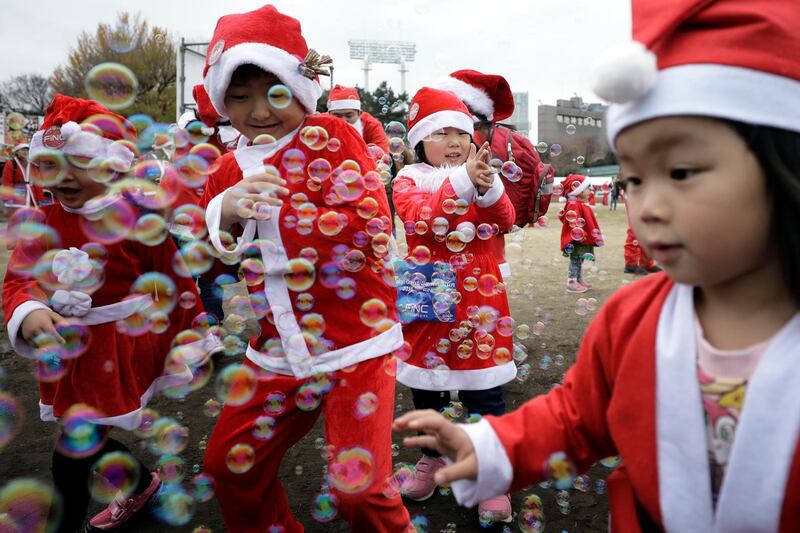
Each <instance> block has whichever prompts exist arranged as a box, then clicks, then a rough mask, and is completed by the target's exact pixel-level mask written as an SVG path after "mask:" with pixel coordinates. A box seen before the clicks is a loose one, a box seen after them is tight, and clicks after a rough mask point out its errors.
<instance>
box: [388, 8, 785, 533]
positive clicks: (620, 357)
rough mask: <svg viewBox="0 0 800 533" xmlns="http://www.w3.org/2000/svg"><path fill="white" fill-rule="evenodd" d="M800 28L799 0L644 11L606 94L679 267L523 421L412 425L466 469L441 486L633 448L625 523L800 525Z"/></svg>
mask: <svg viewBox="0 0 800 533" xmlns="http://www.w3.org/2000/svg"><path fill="white" fill-rule="evenodd" d="M799 24H800V10H798V9H797V2H795V1H794V0H764V1H762V2H757V3H756V2H734V1H719V2H709V1H706V0H685V1H680V2H675V3H672V4H670V5H668V6H667V5H665V4H664V2H660V1H658V0H634V1H633V35H634V38H635V39H637V41H639V42H637V43H631V44H630V45H629V46H628V47H626V49H625V51H624V52H623V51H617V53H611V54H609V55H608V56H607V57H606V62H605V64H604V65H600V66H598V69H597V74H598V75H597V79H598V80H599V83H597V84H596V86H595V92H596V93H597V94H598V95H600V96H601V97H604V98H606V99H607V100H611V101H614V102H617V103H615V104H614V105H612V106H611V108H610V109H609V112H608V117H607V128H608V138H609V141H610V145H611V146H613V148H614V150H615V152H616V154H617V157H618V158H619V161H620V163H621V165H622V168H623V171H624V184H625V188H626V192H627V195H628V202H627V206H628V209H629V213H630V223H631V225H632V227H633V230H634V232H635V234H636V235H637V237H638V238H639V240H640V242H641V244H642V245H643V246H644V249H645V251H646V252H647V253H648V255H651V256H652V257H653V259H655V260H656V261H658V263H659V264H660V265H661V266H662V268H663V269H664V271H665V273H657V274H654V275H650V276H647V277H646V278H644V279H642V280H640V281H637V282H636V283H632V284H631V285H630V286H628V287H625V288H623V289H621V290H619V291H618V292H617V293H616V294H615V295H614V296H613V297H612V298H611V299H609V301H608V302H607V303H606V304H605V305H604V306H603V308H602V309H601V311H600V312H599V313H598V315H597V317H596V318H595V320H594V321H593V322H592V324H591V325H590V326H589V329H588V331H587V332H586V336H585V337H584V339H583V343H582V345H581V348H580V351H579V353H578V358H577V362H576V364H575V366H573V367H572V368H571V369H570V370H569V372H568V373H567V374H566V376H565V377H564V382H563V384H562V385H559V386H557V387H555V388H554V389H553V390H552V391H551V392H549V393H548V394H546V395H543V396H540V397H538V398H535V399H533V400H531V401H529V402H528V403H526V404H525V405H524V406H522V407H521V408H520V409H519V410H517V411H516V412H514V413H512V414H509V415H506V416H503V417H487V418H486V419H484V420H482V421H480V422H479V423H477V424H474V425H471V426H456V425H453V424H451V423H450V422H448V421H447V420H445V419H444V418H443V417H442V416H441V415H439V414H438V413H435V412H430V411H427V412H425V411H417V412H413V413H409V414H406V415H404V416H402V417H400V418H399V419H398V420H396V422H395V426H396V428H397V429H399V430H411V431H422V432H424V433H425V435H424V436H416V437H410V438H408V439H406V444H407V445H409V446H425V447H428V448H434V449H437V450H439V451H440V452H442V453H443V454H445V455H447V456H448V457H451V458H452V459H453V460H454V463H453V464H452V465H450V466H448V467H446V468H445V469H442V470H440V471H439V472H438V473H437V476H436V480H437V481H438V482H439V483H447V482H451V481H455V480H460V481H456V482H455V483H454V484H453V489H454V492H455V495H456V498H457V499H458V501H459V502H460V503H462V504H463V505H474V504H475V503H477V502H479V501H481V500H483V499H485V498H486V497H489V496H492V495H496V494H502V493H504V492H506V491H507V490H509V488H511V489H512V490H513V489H520V488H522V487H526V486H529V485H531V484H533V483H537V482H540V481H543V480H545V479H546V478H547V477H548V474H547V472H546V471H545V470H546V466H545V465H547V464H548V461H549V460H550V458H552V457H553V456H554V454H562V453H563V454H565V455H566V457H567V458H568V459H569V460H570V461H572V462H573V463H574V465H575V466H576V467H577V470H578V471H584V470H586V469H587V468H588V467H589V466H590V465H591V464H592V463H594V462H595V461H597V460H598V459H601V458H603V457H606V456H609V455H616V454H618V455H620V456H621V458H622V463H621V465H620V466H619V467H618V468H617V469H616V470H615V471H614V472H613V474H612V475H611V476H610V477H609V479H608V488H609V504H610V508H611V521H610V526H611V529H612V531H620V532H622V531H624V532H629V531H656V530H663V531H669V532H673V531H674V532H682V531H716V532H729V531H765V532H767V531H769V532H773V531H780V532H785V533H788V532H791V531H798V530H800V448H798V435H800V366H799V365H798V361H800V313H798V309H800V283H799V282H798V272H800V240H799V239H798V233H797V228H798V227H800V107H798V105H797V102H798V101H800V56H798V54H796V53H788V51H796V50H798V49H800V36H799V35H798V33H797V31H796V30H797V27H798V25H799ZM645 47H646V48H645ZM776 51H787V53H776ZM765 93H766V94H768V98H766V97H765Z"/></svg>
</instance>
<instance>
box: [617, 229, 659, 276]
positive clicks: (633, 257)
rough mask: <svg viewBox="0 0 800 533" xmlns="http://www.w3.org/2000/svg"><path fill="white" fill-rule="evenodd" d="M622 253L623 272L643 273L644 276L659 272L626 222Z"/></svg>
mask: <svg viewBox="0 0 800 533" xmlns="http://www.w3.org/2000/svg"><path fill="white" fill-rule="evenodd" d="M623 254H624V258H625V268H624V269H623V272H624V273H625V274H643V275H645V276H646V275H647V274H654V273H656V272H661V268H660V267H659V266H658V265H656V262H655V261H654V260H653V258H652V257H650V256H649V255H647V252H645V251H644V249H643V248H642V245H641V244H640V243H639V239H637V238H636V235H634V234H633V230H632V229H631V225H630V224H628V229H627V230H626V232H625V245H624V247H623Z"/></svg>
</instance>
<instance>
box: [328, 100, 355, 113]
mask: <svg viewBox="0 0 800 533" xmlns="http://www.w3.org/2000/svg"><path fill="white" fill-rule="evenodd" d="M339 109H357V110H359V111H361V100H348V99H344V100H331V101H330V102H328V111H336V110H339Z"/></svg>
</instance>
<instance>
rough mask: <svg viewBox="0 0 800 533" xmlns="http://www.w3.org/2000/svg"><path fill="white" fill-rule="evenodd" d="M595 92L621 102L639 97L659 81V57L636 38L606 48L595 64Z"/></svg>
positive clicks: (593, 88) (592, 75) (592, 73)
mask: <svg viewBox="0 0 800 533" xmlns="http://www.w3.org/2000/svg"><path fill="white" fill-rule="evenodd" d="M590 76H591V87H592V90H593V91H594V93H595V94H596V95H597V96H599V97H600V98H602V99H603V100H606V101H607V102H614V103H617V104H621V103H625V102H630V101H632V100H638V99H639V98H641V97H642V96H644V95H645V94H647V92H648V91H650V89H652V88H653V86H654V85H655V84H656V78H658V65H657V63H656V56H655V54H653V52H651V51H650V50H648V49H647V48H645V46H644V45H643V44H642V43H640V42H636V41H628V42H626V43H623V44H621V45H618V46H615V47H613V48H611V49H610V50H608V51H606V53H605V54H603V55H602V56H600V57H599V58H598V59H597V61H595V62H594V65H592V70H591V73H590Z"/></svg>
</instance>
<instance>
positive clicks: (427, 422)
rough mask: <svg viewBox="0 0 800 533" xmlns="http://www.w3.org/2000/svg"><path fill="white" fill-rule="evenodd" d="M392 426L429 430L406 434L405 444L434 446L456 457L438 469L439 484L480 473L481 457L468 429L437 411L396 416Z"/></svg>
mask: <svg viewBox="0 0 800 533" xmlns="http://www.w3.org/2000/svg"><path fill="white" fill-rule="evenodd" d="M392 428H393V429H394V430H395V431H421V432H423V433H425V435H417V436H415V437H406V438H404V439H403V445H405V446H406V447H408V448H416V447H420V448H430V449H432V450H436V451H438V452H439V453H441V454H443V455H446V456H447V457H449V458H450V459H452V460H453V464H450V465H447V466H445V467H444V468H441V469H440V470H439V471H437V472H436V474H435V475H434V480H435V481H436V483H437V484H439V485H444V484H446V483H450V482H452V481H457V480H459V479H472V480H474V479H476V478H477V477H478V458H477V457H476V456H475V448H474V447H473V446H472V441H471V440H470V439H469V437H468V436H467V433H466V432H465V431H464V430H463V429H461V428H460V427H458V426H457V425H456V424H453V423H452V422H450V421H449V420H447V419H446V418H445V417H444V416H442V415H441V414H439V413H437V412H436V411H433V410H432V409H427V410H425V411H411V412H409V413H406V414H404V415H403V416H401V417H400V418H397V419H395V421H394V424H393V426H392Z"/></svg>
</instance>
